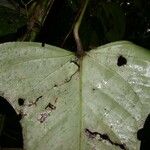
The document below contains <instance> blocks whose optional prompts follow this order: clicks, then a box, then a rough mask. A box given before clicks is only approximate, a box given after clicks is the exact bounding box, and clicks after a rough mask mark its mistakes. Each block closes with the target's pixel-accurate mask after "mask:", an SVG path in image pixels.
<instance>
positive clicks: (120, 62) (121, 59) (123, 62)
mask: <svg viewBox="0 0 150 150" xmlns="http://www.w3.org/2000/svg"><path fill="white" fill-rule="evenodd" d="M126 64H127V59H126V58H125V57H123V56H122V55H120V56H119V57H118V60H117V66H119V67H120V66H124V65H126Z"/></svg>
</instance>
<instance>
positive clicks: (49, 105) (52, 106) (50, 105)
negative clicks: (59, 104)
mask: <svg viewBox="0 0 150 150" xmlns="http://www.w3.org/2000/svg"><path fill="white" fill-rule="evenodd" d="M47 108H50V109H51V110H55V109H56V106H54V105H53V104H51V103H48V105H47V106H46V107H45V109H47Z"/></svg>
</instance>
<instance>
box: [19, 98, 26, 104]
mask: <svg viewBox="0 0 150 150" xmlns="http://www.w3.org/2000/svg"><path fill="white" fill-rule="evenodd" d="M24 101H25V99H23V98H19V99H18V105H19V106H22V105H24Z"/></svg>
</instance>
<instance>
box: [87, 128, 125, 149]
mask: <svg viewBox="0 0 150 150" xmlns="http://www.w3.org/2000/svg"><path fill="white" fill-rule="evenodd" d="M85 133H86V135H87V136H88V137H89V138H91V139H94V138H95V139H97V138H98V140H99V141H101V140H106V141H108V142H109V143H110V144H112V145H115V146H118V147H120V148H121V149H123V150H126V147H125V144H122V143H117V142H114V141H112V140H111V139H110V137H109V136H108V135H107V134H105V133H104V134H102V133H99V132H92V131H90V130H89V129H87V128H86V129H85ZM96 137H97V138H96Z"/></svg>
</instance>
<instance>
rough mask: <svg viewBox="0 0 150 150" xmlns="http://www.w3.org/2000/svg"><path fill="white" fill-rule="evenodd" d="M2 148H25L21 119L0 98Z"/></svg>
mask: <svg viewBox="0 0 150 150" xmlns="http://www.w3.org/2000/svg"><path fill="white" fill-rule="evenodd" d="M0 148H23V136H22V127H21V124H20V122H19V117H18V115H17V113H16V112H15V110H14V109H13V107H12V106H11V105H10V104H9V103H8V101H7V100H6V99H5V98H3V97H1V96H0Z"/></svg>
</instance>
